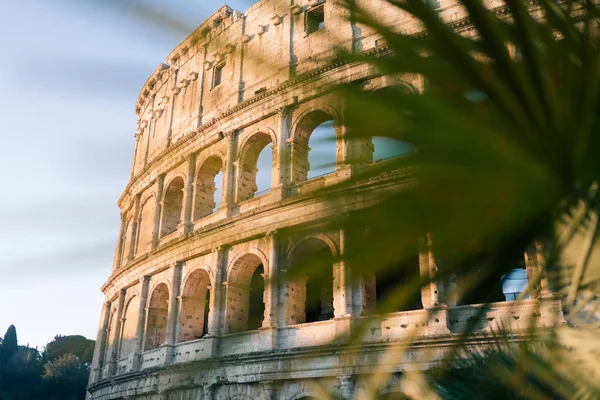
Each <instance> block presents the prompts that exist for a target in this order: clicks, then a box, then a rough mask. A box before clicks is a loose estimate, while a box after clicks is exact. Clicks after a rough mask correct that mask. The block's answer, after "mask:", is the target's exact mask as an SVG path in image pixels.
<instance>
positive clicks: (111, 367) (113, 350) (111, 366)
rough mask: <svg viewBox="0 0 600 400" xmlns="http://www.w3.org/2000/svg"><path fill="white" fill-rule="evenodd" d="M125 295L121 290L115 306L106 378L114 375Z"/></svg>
mask: <svg viewBox="0 0 600 400" xmlns="http://www.w3.org/2000/svg"><path fill="white" fill-rule="evenodd" d="M126 294H127V292H126V291H125V289H122V290H121V292H120V293H119V303H118V305H117V315H116V316H115V318H116V323H115V330H114V333H113V339H112V341H111V343H110V348H109V355H110V356H109V361H108V363H107V375H108V376H112V375H114V374H115V372H116V367H117V355H118V352H119V344H120V342H121V335H120V333H121V319H122V318H123V307H124V305H125V295H126Z"/></svg>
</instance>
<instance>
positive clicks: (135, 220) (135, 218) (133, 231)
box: [124, 194, 142, 262]
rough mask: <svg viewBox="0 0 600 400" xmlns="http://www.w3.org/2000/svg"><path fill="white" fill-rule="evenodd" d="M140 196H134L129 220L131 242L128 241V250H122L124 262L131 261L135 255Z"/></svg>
mask: <svg viewBox="0 0 600 400" xmlns="http://www.w3.org/2000/svg"><path fill="white" fill-rule="evenodd" d="M141 196H142V195H141V194H138V195H137V196H135V203H134V206H133V218H132V219H131V240H130V241H129V248H128V249H124V251H125V252H126V253H125V254H126V255H127V257H126V258H125V262H128V261H131V260H133V256H134V253H135V243H136V242H137V236H138V226H139V223H140V212H141V210H140V199H141ZM125 234H127V232H125Z"/></svg>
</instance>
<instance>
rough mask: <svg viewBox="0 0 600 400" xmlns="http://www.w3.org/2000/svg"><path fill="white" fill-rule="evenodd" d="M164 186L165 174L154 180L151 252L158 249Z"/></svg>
mask: <svg viewBox="0 0 600 400" xmlns="http://www.w3.org/2000/svg"><path fill="white" fill-rule="evenodd" d="M164 185H165V174H161V175H159V176H158V178H157V180H156V199H155V200H156V203H155V206H154V207H155V208H154V230H153V231H152V250H154V249H156V248H157V247H158V237H159V233H160V216H161V215H162V197H163V189H164Z"/></svg>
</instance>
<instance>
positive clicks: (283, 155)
mask: <svg viewBox="0 0 600 400" xmlns="http://www.w3.org/2000/svg"><path fill="white" fill-rule="evenodd" d="M277 116H278V117H279V123H278V129H277V143H276V145H275V147H274V148H273V157H274V162H273V165H274V168H273V175H272V179H271V182H272V186H273V187H272V188H271V191H272V192H273V193H278V197H279V199H281V198H283V197H284V196H285V195H286V188H287V186H288V184H289V182H290V179H289V177H290V168H291V165H290V162H291V160H290V143H289V142H288V139H289V137H290V122H289V120H290V118H289V109H288V108H287V107H282V108H280V109H279V110H278V111H277Z"/></svg>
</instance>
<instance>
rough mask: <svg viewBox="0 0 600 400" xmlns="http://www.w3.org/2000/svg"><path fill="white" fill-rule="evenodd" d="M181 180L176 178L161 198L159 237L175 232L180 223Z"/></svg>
mask: <svg viewBox="0 0 600 400" xmlns="http://www.w3.org/2000/svg"><path fill="white" fill-rule="evenodd" d="M183 186H184V182H183V178H182V177H180V176H178V177H177V178H175V179H173V180H172V181H171V183H170V184H169V186H168V187H167V190H166V192H165V196H164V198H163V211H162V221H161V224H160V227H161V230H160V236H161V237H163V236H165V235H168V234H169V233H171V232H175V231H176V230H177V227H178V226H179V224H180V223H181V209H182V208H183Z"/></svg>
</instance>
